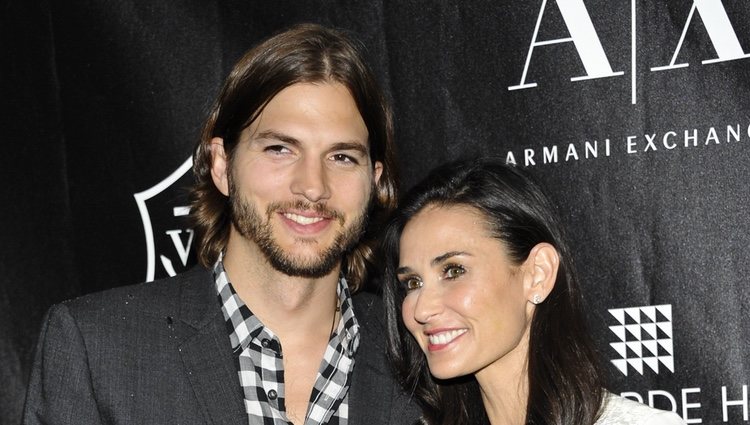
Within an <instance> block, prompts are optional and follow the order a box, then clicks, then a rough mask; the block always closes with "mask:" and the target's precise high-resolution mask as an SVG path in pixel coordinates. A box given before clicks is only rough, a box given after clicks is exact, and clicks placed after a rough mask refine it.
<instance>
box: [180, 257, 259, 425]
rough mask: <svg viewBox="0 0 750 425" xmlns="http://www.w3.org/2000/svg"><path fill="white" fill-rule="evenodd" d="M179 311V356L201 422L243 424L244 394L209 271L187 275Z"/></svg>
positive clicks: (244, 414)
mask: <svg viewBox="0 0 750 425" xmlns="http://www.w3.org/2000/svg"><path fill="white" fill-rule="evenodd" d="M180 308H181V311H180V317H179V318H178V319H179V320H180V321H181V323H179V325H180V326H181V327H182V328H183V332H180V333H181V334H182V340H183V341H184V342H183V343H182V344H181V345H180V356H181V357H182V364H183V367H184V370H185V373H186V374H187V377H188V380H189V381H190V384H191V385H192V387H193V392H194V393H195V397H196V399H197V400H198V403H199V404H200V406H201V408H202V411H203V412H204V419H205V420H206V422H207V423H209V424H222V425H223V424H236V425H247V414H246V413H245V408H244V395H243V393H242V389H241V387H240V382H239V377H238V375H237V366H236V364H235V360H234V356H233V354H232V347H231V345H230V342H229V336H228V333H227V328H226V324H225V323H224V317H223V316H222V313H221V308H220V307H219V302H218V300H217V295H216V290H215V289H214V283H213V274H212V273H211V272H210V271H207V270H202V271H201V272H200V273H190V276H189V277H188V279H187V280H186V281H185V283H184V287H183V290H182V293H181V306H180ZM176 325H177V323H176Z"/></svg>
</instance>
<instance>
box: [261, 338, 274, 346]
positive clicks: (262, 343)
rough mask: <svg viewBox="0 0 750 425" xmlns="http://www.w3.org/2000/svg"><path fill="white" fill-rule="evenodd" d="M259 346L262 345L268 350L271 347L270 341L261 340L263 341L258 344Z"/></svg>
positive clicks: (266, 339)
mask: <svg viewBox="0 0 750 425" xmlns="http://www.w3.org/2000/svg"><path fill="white" fill-rule="evenodd" d="M260 345H262V346H263V348H268V347H270V346H271V340H270V339H268V338H263V340H262V341H261V342H260Z"/></svg>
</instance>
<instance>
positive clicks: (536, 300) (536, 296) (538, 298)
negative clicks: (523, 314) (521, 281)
mask: <svg viewBox="0 0 750 425" xmlns="http://www.w3.org/2000/svg"><path fill="white" fill-rule="evenodd" d="M531 302H532V303H534V304H539V303H540V302H542V296H541V295H539V294H534V296H533V297H532V298H531Z"/></svg>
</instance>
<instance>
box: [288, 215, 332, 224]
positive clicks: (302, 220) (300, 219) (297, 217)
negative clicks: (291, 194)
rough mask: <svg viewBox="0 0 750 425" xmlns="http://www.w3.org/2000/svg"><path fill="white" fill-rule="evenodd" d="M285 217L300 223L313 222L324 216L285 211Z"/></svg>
mask: <svg viewBox="0 0 750 425" xmlns="http://www.w3.org/2000/svg"><path fill="white" fill-rule="evenodd" d="M284 217H286V218H288V219H289V220H292V221H293V222H295V223H299V224H305V225H307V224H313V223H317V222H319V221H322V220H323V217H305V216H302V215H299V214H291V213H285V214H284Z"/></svg>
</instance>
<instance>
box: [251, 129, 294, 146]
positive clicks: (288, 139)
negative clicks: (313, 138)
mask: <svg viewBox="0 0 750 425" xmlns="http://www.w3.org/2000/svg"><path fill="white" fill-rule="evenodd" d="M253 139H256V140H257V139H270V140H278V141H280V142H284V143H290V144H292V145H299V144H300V141H299V140H298V139H297V138H295V137H292V136H289V135H287V134H284V133H279V132H278V131H273V130H265V131H261V132H260V133H256V134H255V135H254V136H253Z"/></svg>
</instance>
